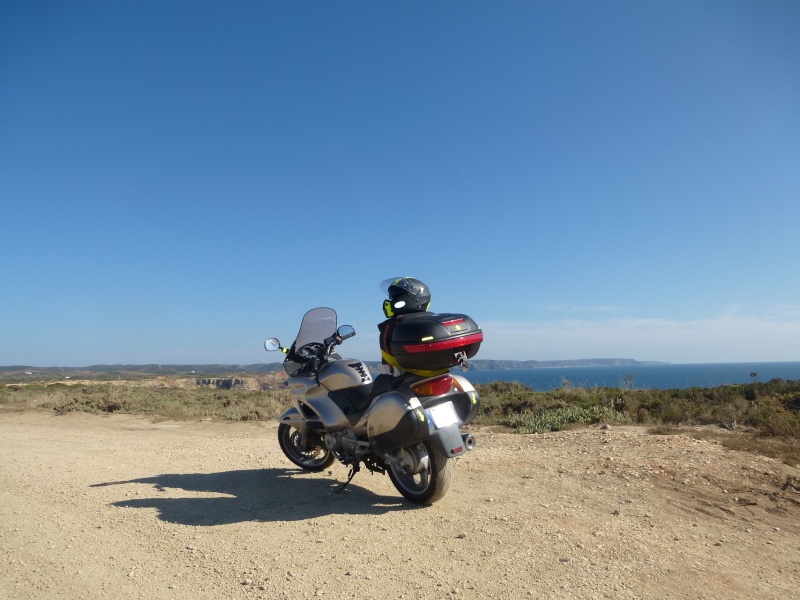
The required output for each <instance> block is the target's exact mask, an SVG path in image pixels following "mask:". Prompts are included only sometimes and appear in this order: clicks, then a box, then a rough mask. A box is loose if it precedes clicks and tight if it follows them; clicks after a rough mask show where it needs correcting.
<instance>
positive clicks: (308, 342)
mask: <svg viewBox="0 0 800 600" xmlns="http://www.w3.org/2000/svg"><path fill="white" fill-rule="evenodd" d="M355 334H356V332H355V329H354V328H353V327H352V326H350V325H342V326H341V327H338V328H337V323H336V312H335V311H334V310H333V309H330V308H315V309H313V310H311V311H309V312H308V313H306V315H305V316H304V317H303V322H302V325H301V327H300V332H299V333H298V334H297V338H296V339H295V341H294V343H293V344H292V345H291V347H290V348H284V347H283V346H281V344H280V342H279V341H278V339H276V338H270V339H268V340H267V341H266V342H265V344H264V347H265V348H266V350H268V351H282V352H283V353H285V354H286V355H287V356H286V359H285V360H284V363H283V366H284V369H285V371H286V373H287V375H288V376H289V378H288V386H289V389H290V390H291V392H292V402H293V406H292V407H291V408H289V409H288V410H287V411H286V412H284V413H283V414H282V415H281V417H280V421H279V425H278V442H279V443H280V447H281V450H283V452H284V454H285V455H286V457H287V458H288V459H289V460H290V461H292V462H293V463H294V464H295V465H297V466H298V467H300V468H302V469H305V470H308V471H321V470H323V469H326V468H327V467H329V466H330V465H331V464H332V463H333V461H334V460H339V461H340V462H342V463H343V464H345V465H347V466H349V467H350V472H349V476H348V478H347V481H346V482H345V483H344V484H343V485H342V486H341V488H340V489H343V488H344V487H345V486H346V485H347V484H348V483H349V482H350V481H351V480H352V478H353V476H354V475H355V474H356V473H357V472H358V471H359V470H360V467H361V465H363V466H365V467H366V468H367V469H369V470H370V471H373V472H377V473H388V475H389V478H390V479H391V481H392V483H393V484H394V486H395V487H396V488H397V490H398V491H399V492H400V493H401V494H402V495H403V496H404V497H405V498H407V499H408V500H410V501H412V502H416V503H419V504H432V503H433V502H436V501H437V500H439V499H441V498H442V497H443V496H444V495H445V493H446V492H447V489H448V487H449V485H450V479H451V476H452V463H453V460H452V459H453V458H455V457H457V456H460V455H463V454H464V453H466V452H467V451H469V450H472V449H473V448H474V447H475V440H474V438H473V436H472V435H471V434H469V433H461V431H460V428H462V427H463V426H464V425H466V424H468V423H470V422H471V421H472V420H473V419H474V417H475V415H476V413H477V411H478V407H479V405H480V398H479V396H478V393H477V392H476V391H475V388H474V387H473V386H472V385H471V384H470V383H469V381H467V379H466V378H464V377H462V376H458V375H454V374H451V373H450V372H449V369H446V371H445V372H444V373H442V374H439V375H436V376H433V377H424V376H420V375H414V374H411V373H406V374H404V375H402V376H400V377H395V376H392V375H388V374H384V375H378V376H376V377H373V375H372V373H371V372H370V370H369V368H368V367H367V365H366V364H365V363H363V362H362V361H360V360H356V359H349V358H342V357H341V356H340V355H339V354H337V353H336V352H335V351H334V350H335V348H336V346H338V345H339V344H341V343H342V342H343V341H345V340H346V339H348V338H350V337H352V336H354V335H355ZM480 335H481V338H482V334H480ZM473 337H474V334H473ZM447 347H448V348H455V351H454V352H453V359H454V361H458V362H465V358H466V357H465V356H464V355H463V352H462V353H461V355H459V353H458V348H457V346H456V345H455V344H453V343H452V342H451V343H449V344H448V346H447Z"/></svg>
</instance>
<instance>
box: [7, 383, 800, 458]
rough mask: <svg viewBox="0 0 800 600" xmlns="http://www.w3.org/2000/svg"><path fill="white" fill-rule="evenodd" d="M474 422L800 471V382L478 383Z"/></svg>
mask: <svg viewBox="0 0 800 600" xmlns="http://www.w3.org/2000/svg"><path fill="white" fill-rule="evenodd" d="M476 387H477V389H478V391H479V393H480V395H481V410H480V413H479V415H478V419H477V423H478V424H482V425H500V426H504V427H507V428H509V429H511V430H513V431H515V432H517V433H545V432H549V431H558V430H561V429H565V428H569V427H579V426H591V425H600V424H608V425H631V424H638V425H647V426H650V431H651V433H654V434H660V435H670V434H675V433H681V434H683V435H692V436H695V437H702V438H705V439H713V440H717V441H719V442H720V443H722V444H724V445H725V446H726V447H729V448H732V449H737V450H750V451H753V452H759V453H761V454H765V455H768V456H773V457H778V458H781V459H782V460H784V461H785V462H787V463H789V464H800V381H785V380H780V379H775V380H772V381H769V382H766V383H758V382H753V383H749V384H741V385H727V386H721V387H716V388H689V389H685V390H639V389H630V388H629V387H623V388H582V387H574V386H572V385H570V384H569V383H568V382H564V383H563V384H562V386H561V387H560V388H558V389H555V390H551V391H548V392H535V391H533V390H531V389H530V388H528V387H526V386H524V385H521V384H519V383H508V382H494V383H490V384H485V385H478V386H476ZM289 405H290V393H289V390H288V389H286V388H285V387H278V388H277V389H267V390H246V389H217V388H212V387H202V386H196V387H188V388H181V387H172V386H169V385H163V386H160V387H153V386H142V385H140V384H138V383H136V382H130V383H125V382H121V383H119V382H117V383H91V384H88V383H87V384H74V385H67V384H64V383H55V384H49V385H47V384H43V383H39V384H24V385H23V384H20V385H8V386H0V409H3V410H28V409H31V408H35V409H45V410H49V411H52V412H55V413H58V414H62V413H67V412H74V411H83V412H90V413H128V414H146V415H151V416H153V417H155V418H163V419H195V418H221V419H229V420H232V421H250V420H269V419H274V418H276V417H277V416H278V415H279V414H280V413H281V412H282V411H283V410H284V409H285V408H286V407H287V406H289Z"/></svg>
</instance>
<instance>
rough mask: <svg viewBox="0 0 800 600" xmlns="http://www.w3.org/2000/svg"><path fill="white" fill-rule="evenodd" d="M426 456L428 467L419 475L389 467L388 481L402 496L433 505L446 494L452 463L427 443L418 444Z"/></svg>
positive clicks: (393, 466) (391, 465) (451, 472)
mask: <svg viewBox="0 0 800 600" xmlns="http://www.w3.org/2000/svg"><path fill="white" fill-rule="evenodd" d="M420 445H421V446H423V447H424V449H425V452H426V453H427V455H428V465H427V467H424V468H422V469H420V471H419V473H415V474H412V473H407V472H406V471H405V470H404V469H403V468H402V467H400V466H396V465H394V464H390V465H389V479H391V480H392V483H393V484H394V487H395V488H397V491H398V492H400V493H401V494H403V496H404V497H405V498H406V499H408V500H411V502H416V503H417V504H433V503H434V502H436V501H437V500H441V498H442V497H443V496H444V495H445V494H446V493H447V489H448V488H449V487H450V478H451V476H452V474H453V461H452V460H450V459H449V458H447V456H445V454H444V453H443V452H442V451H441V450H439V448H438V447H436V446H434V445H433V444H432V443H431V442H429V441H424V442H421V443H420Z"/></svg>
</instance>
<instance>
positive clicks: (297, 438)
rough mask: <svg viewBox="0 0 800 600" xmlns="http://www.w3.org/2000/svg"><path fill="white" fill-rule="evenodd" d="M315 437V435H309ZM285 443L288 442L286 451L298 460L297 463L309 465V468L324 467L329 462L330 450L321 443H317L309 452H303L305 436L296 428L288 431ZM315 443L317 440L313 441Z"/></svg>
mask: <svg viewBox="0 0 800 600" xmlns="http://www.w3.org/2000/svg"><path fill="white" fill-rule="evenodd" d="M309 435H313V434H309ZM285 441H286V449H287V450H288V451H289V452H290V453H291V454H292V455H293V456H294V458H295V459H297V462H299V463H302V464H304V465H307V466H309V467H319V466H321V465H324V464H325V462H326V461H327V460H328V450H327V449H326V448H325V447H324V446H322V444H321V443H319V441H317V443H316V445H315V446H313V447H312V448H309V449H308V450H303V447H302V441H303V436H302V434H301V433H300V432H299V431H298V430H297V429H294V428H291V429H289V430H288V432H287V433H286V434H285ZM311 441H312V443H313V441H316V440H313V439H312V440H311Z"/></svg>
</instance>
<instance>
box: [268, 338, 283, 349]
mask: <svg viewBox="0 0 800 600" xmlns="http://www.w3.org/2000/svg"><path fill="white" fill-rule="evenodd" d="M264 349H265V350H266V351H267V352H277V351H278V350H282V348H281V343H280V342H279V341H278V338H269V339H268V340H267V341H266V342H264Z"/></svg>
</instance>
